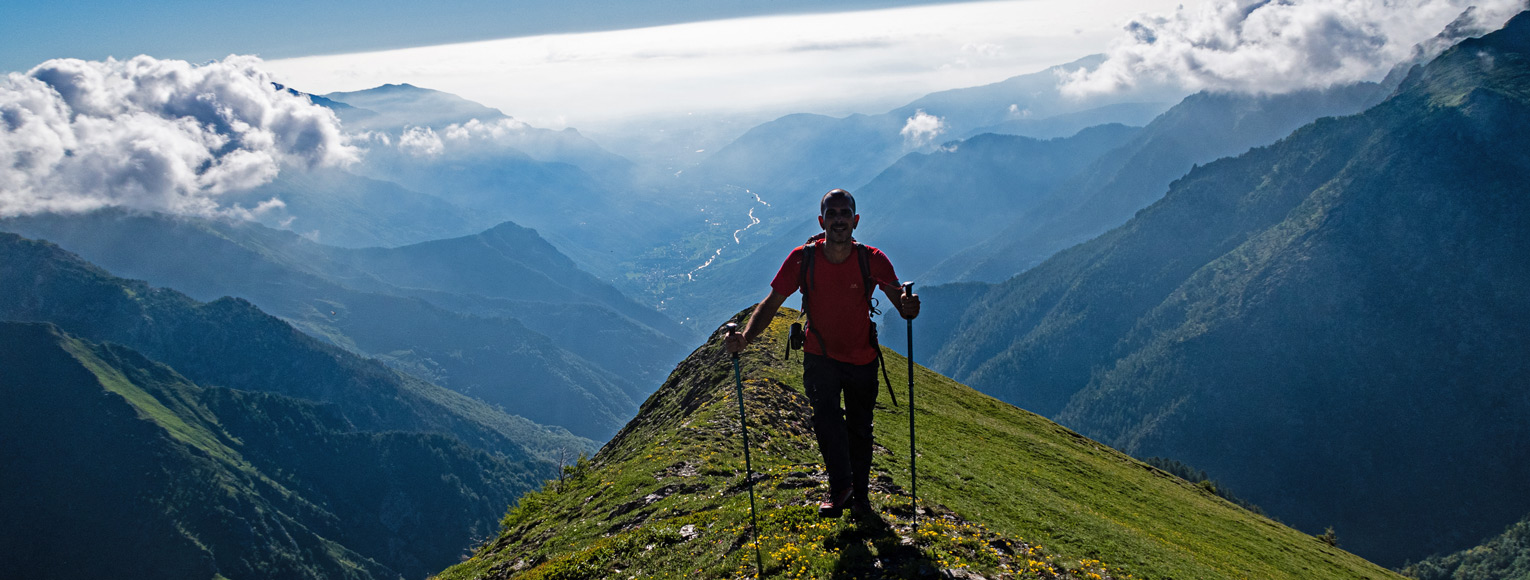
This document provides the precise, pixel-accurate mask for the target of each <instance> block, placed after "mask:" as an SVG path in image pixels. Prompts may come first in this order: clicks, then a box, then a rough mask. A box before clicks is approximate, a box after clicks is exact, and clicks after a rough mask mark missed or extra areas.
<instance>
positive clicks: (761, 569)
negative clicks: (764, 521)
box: [727, 322, 765, 578]
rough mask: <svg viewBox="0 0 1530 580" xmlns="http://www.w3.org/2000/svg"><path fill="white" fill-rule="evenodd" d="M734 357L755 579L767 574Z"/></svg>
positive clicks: (740, 380)
mask: <svg viewBox="0 0 1530 580" xmlns="http://www.w3.org/2000/svg"><path fill="white" fill-rule="evenodd" d="M727 328H728V334H733V333H735V332H738V325H737V324H735V323H732V322H729V323H728V326H727ZM732 355H733V384H734V386H736V387H737V388H738V424H739V426H741V427H743V428H744V481H746V482H748V483H749V523H750V524H753V526H754V577H755V578H759V577H760V575H761V574H764V573H765V566H764V564H763V563H762V562H763V558H761V557H760V519H759V516H757V515H755V512H754V467H753V466H752V465H750V462H749V420H748V419H747V418H746V416H745V415H744V375H743V374H742V373H741V372H740V371H739V367H738V353H736V352H735V353H732Z"/></svg>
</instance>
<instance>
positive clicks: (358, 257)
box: [330, 222, 687, 348]
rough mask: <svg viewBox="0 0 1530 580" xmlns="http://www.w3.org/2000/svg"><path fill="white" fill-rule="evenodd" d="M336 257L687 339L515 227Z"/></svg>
mask: <svg viewBox="0 0 1530 580" xmlns="http://www.w3.org/2000/svg"><path fill="white" fill-rule="evenodd" d="M330 254H331V255H333V256H334V257H335V260H336V261H338V262H342V263H345V264H348V265H350V266H352V267H355V268H357V269H360V270H363V271H365V272H368V273H370V274H373V275H375V276H377V277H378V278H381V279H383V280H385V281H387V282H389V283H391V284H394V285H397V286H400V287H404V288H425V289H431V290H440V291H447V292H455V293H463V294H476V295H479V296H485V297H489V298H506V299H512V300H525V301H535V302H549V303H558V302H572V303H592V304H597V305H600V306H603V307H605V308H608V309H610V310H612V311H613V312H615V313H617V314H619V315H621V316H625V317H627V318H629V319H631V320H633V321H635V322H638V323H640V324H643V325H645V326H647V327H648V328H649V329H652V330H653V331H654V332H657V333H660V334H662V335H664V336H667V337H669V338H671V339H679V338H681V337H683V336H687V334H686V331H685V330H684V329H682V328H680V326H679V325H678V324H676V323H675V322H674V321H673V320H670V319H668V318H666V317H664V315H662V314H659V313H658V312H657V311H655V310H653V309H651V308H648V307H646V306H642V305H640V304H638V303H636V302H633V301H632V299H631V298H628V297H626V296H625V295H623V294H622V293H621V292H620V291H618V290H617V289H616V288H615V287H613V286H611V285H609V284H606V283H604V282H602V281H600V280H598V279H596V278H595V277H594V276H591V275H590V274H589V273H587V272H584V271H583V270H580V269H579V267H578V266H576V265H575V264H574V262H573V261H571V260H569V259H568V258H567V257H566V256H564V255H563V254H561V253H559V252H558V251H557V249H555V248H553V247H552V245H551V244H548V243H547V241H546V240H544V239H542V238H541V237H540V236H538V235H537V233H536V232H535V231H532V230H530V229H527V228H523V227H520V226H517V225H516V224H514V223H510V222H506V223H503V224H500V225H498V226H495V227H494V228H492V229H489V230H487V231H484V232H481V233H478V234H474V235H470V236H465V237H461V238H454V239H444V240H436V241H431V242H424V243H420V244H415V245H411V246H406V247H400V248H393V249H385V248H367V249H362V250H355V251H331V252H330ZM677 348H678V345H677Z"/></svg>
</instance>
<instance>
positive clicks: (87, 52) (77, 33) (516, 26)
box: [0, 0, 949, 71]
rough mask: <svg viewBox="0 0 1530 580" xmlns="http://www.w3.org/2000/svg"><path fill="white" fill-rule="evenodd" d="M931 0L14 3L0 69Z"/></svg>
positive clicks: (353, 48)
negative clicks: (49, 61)
mask: <svg viewBox="0 0 1530 580" xmlns="http://www.w3.org/2000/svg"><path fill="white" fill-rule="evenodd" d="M942 3H949V2H947V1H942V0H890V1H887V0H883V1H873V0H768V1H767V0H664V1H642V2H639V1H632V0H625V1H624V0H572V1H570V0H518V1H504V0H498V1H496V0H445V1H436V2H420V1H417V0H369V1H365V2H363V1H358V0H344V1H319V2H311V1H310V2H304V1H297V0H264V1H261V2H191V1H185V0H181V1H164V0H152V1H144V2H124V1H120V0H110V1H108V0H83V1H82V0H62V1H52V2H40V1H29V0H17V1H12V2H6V3H5V7H4V8H3V9H0V71H24V70H27V69H29V68H31V67H32V66H34V65H36V64H38V63H41V62H42V61H44V60H47V59H50V58H59V57H70V58H81V59H85V60H102V59H105V58H106V57H108V56H111V57H116V58H118V59H122V58H129V57H133V56H137V55H139V54H149V55H151V56H154V57H158V58H176V59H182V60H189V61H193V62H197V61H206V60H210V59H215V58H222V57H224V56H227V55H229V54H234V53H238V54H256V55H259V56H261V57H262V58H266V59H275V58H288V57H294V56H306V55H314V54H337V53H348V52H362V51H373V50H383V49H391V48H402V47H411V46H427V45H435V44H447V43H455V42H468V41H475V40H487V39H494V38H507V37H515V36H529V35H536V34H549V33H560V32H588V31H597V30H618V29H624V28H637V27H646V26H655V25H661V24H674V23H680V22H696V21H703V20H716V19H724V18H737V17H743V16H758V15H765V14H793V13H813V12H820V13H821V12H842V11H847V10H861V9H870V8H885V7H894V6H911V5H921V4H942Z"/></svg>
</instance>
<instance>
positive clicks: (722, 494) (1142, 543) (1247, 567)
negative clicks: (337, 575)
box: [440, 311, 1397, 579]
mask: <svg viewBox="0 0 1530 580" xmlns="http://www.w3.org/2000/svg"><path fill="white" fill-rule="evenodd" d="M746 314H747V312H746V313H740V315H739V317H738V318H737V320H742V318H743V316H745V315H746ZM789 316H795V313H792V312H789V311H783V313H782V314H781V315H778V317H777V319H776V320H775V321H774V323H773V324H772V325H771V328H770V331H769V332H767V333H766V334H765V335H763V336H762V338H761V340H760V342H759V343H757V344H756V345H755V346H753V347H751V348H750V349H749V351H748V352H746V353H745V355H744V357H743V359H742V366H743V374H744V376H745V377H746V380H745V382H746V389H745V390H746V394H745V399H746V405H747V407H749V409H750V410H749V413H748V414H749V418H750V436H751V438H752V439H751V443H753V445H752V453H753V457H754V467H755V470H756V472H758V473H759V475H757V476H756V477H757V478H758V481H757V484H756V494H757V504H758V505H759V507H760V515H761V527H762V528H763V530H764V533H765V538H764V541H763V548H764V550H763V551H764V552H765V557H764V560H765V572H766V575H767V576H775V577H791V578H804V577H823V578H850V577H884V576H894V577H913V576H919V575H922V574H924V573H930V572H933V571H934V570H935V569H937V568H939V569H967V570H970V571H973V572H976V573H979V574H983V575H985V576H999V577H1053V576H1061V577H1072V578H1100V577H1104V578H1124V577H1134V578H1395V577H1397V576H1395V575H1394V574H1393V573H1391V572H1389V571H1387V570H1385V569H1382V568H1380V567H1378V566H1375V565H1373V564H1371V563H1369V562H1366V561H1365V560H1363V559H1361V558H1359V557H1356V556H1354V555H1351V554H1349V553H1347V552H1344V551H1342V550H1339V549H1336V548H1333V547H1331V546H1329V545H1327V544H1325V543H1323V542H1322V541H1320V540H1318V539H1316V538H1313V537H1312V536H1308V535H1306V534H1302V533H1300V532H1297V531H1295V530H1292V529H1289V528H1286V527H1284V526H1282V525H1280V524H1278V523H1275V522H1273V521H1270V520H1268V519H1266V518H1263V517H1260V516H1257V515H1255V514H1252V513H1250V512H1247V511H1245V510H1243V509H1241V508H1238V507H1237V506H1234V505H1233V504H1231V503H1228V502H1227V501H1225V500H1223V499H1221V498H1219V497H1216V496H1215V495H1213V494H1211V493H1209V492H1207V491H1206V490H1203V489H1201V488H1199V487H1197V486H1194V485H1192V484H1190V483H1188V482H1185V481H1183V480H1181V479H1178V478H1175V477H1172V476H1169V475H1168V474H1166V473H1164V472H1162V471H1159V470H1156V469H1154V468H1151V467H1149V466H1147V465H1146V464H1143V463H1141V462H1138V461H1136V460H1134V459H1131V458H1130V457H1127V456H1126V455H1124V454H1121V453H1119V452H1117V451H1115V450H1113V449H1110V448H1108V447H1105V446H1103V445H1100V444H1098V443H1096V442H1094V441H1091V440H1089V439H1086V438H1084V437H1081V436H1079V435H1077V434H1075V433H1073V432H1071V431H1068V430H1067V429H1064V428H1062V427H1060V426H1058V425H1056V424H1054V423H1051V422H1050V421H1047V420H1046V419H1044V418H1041V417H1039V416H1037V415H1034V414H1032V413H1029V412H1026V411H1023V410H1020V409H1017V408H1015V407H1012V406H1009V405H1007V404H1004V403H1001V402H999V401H997V400H995V399H993V398H991V397H988V396H986V395H983V394H981V393H978V392H976V391H974V390H972V389H971V388H968V387H966V386H964V385H961V384H959V383H956V382H954V381H952V380H950V379H947V378H945V377H943V376H940V375H938V374H935V373H933V372H931V371H928V370H926V369H923V368H922V367H920V368H917V369H916V376H915V381H916V383H917V385H918V386H917V395H916V396H917V397H918V400H917V408H918V412H917V416H916V420H917V422H918V428H919V452H920V459H919V464H918V468H919V473H920V475H921V477H920V480H919V492H920V507H921V509H922V510H923V511H924V514H925V515H924V516H922V517H921V521H922V524H921V526H920V529H919V533H918V534H917V538H915V534H914V533H913V530H912V529H911V528H910V527H909V525H908V524H909V523H910V522H909V516H910V515H911V513H910V510H909V509H908V506H909V504H908V499H907V496H906V495H905V492H904V489H903V486H906V485H907V484H908V469H907V457H908V416H907V415H906V414H905V411H906V407H903V408H893V407H891V406H890V405H889V403H890V401H888V400H887V399H886V394H885V392H884V393H883V395H882V397H883V398H882V399H881V403H880V404H879V408H878V410H877V417H876V420H877V426H876V437H877V442H878V443H879V444H880V445H882V446H885V449H878V451H877V453H876V456H875V462H874V469H873V471H874V474H873V477H874V479H875V480H876V481H875V482H874V483H873V494H872V495H873V504H874V505H876V506H877V507H878V508H879V510H880V511H881V515H882V517H883V518H884V520H885V521H887V523H888V524H889V526H888V527H886V528H880V527H878V526H873V525H864V524H853V523H851V522H850V521H848V520H845V521H838V520H818V519H816V517H815V516H814V514H813V508H812V505H813V504H814V503H815V502H816V501H817V500H818V499H819V498H820V497H821V495H822V493H823V487H824V484H823V480H824V477H823V471H822V468H821V467H820V465H819V459H820V458H819V455H818V452H817V447H816V444H814V442H813V438H812V431H811V427H810V424H809V423H808V417H809V413H810V411H809V408H808V406H807V400H806V397H805V396H804V395H803V394H802V392H801V374H800V373H801V365H800V360H801V359H800V356H799V355H794V356H793V357H792V358H791V360H790V361H787V360H784V359H783V358H782V357H781V354H782V352H783V346H782V345H783V341H784V335H785V332H786V327H787V325H788V324H789V323H790V318H788V317H789ZM916 353H917V351H916ZM887 356H888V358H887V363H888V370H889V373H890V374H891V375H892V382H893V384H894V385H900V386H899V387H898V388H899V390H900V391H904V396H902V397H900V401H899V402H900V403H901V404H903V405H907V401H905V400H903V399H905V398H906V387H905V386H901V385H906V384H907V383H906V381H907V375H906V374H905V370H906V368H907V366H906V361H905V359H904V358H902V357H900V356H898V355H896V354H894V353H892V352H890V351H889V352H887ZM730 375H731V366H730V364H729V362H728V359H727V357H726V356H725V355H724V354H723V352H722V349H721V346H720V342H719V336H718V335H714V336H713V337H712V338H711V340H710V341H709V342H708V343H707V344H705V345H703V346H702V347H701V348H699V349H697V350H696V351H695V352H694V353H693V354H692V355H691V356H690V357H689V358H688V359H686V360H685V361H684V362H682V363H681V364H680V365H679V367H677V369H676V370H675V372H674V373H673V374H672V375H671V376H670V379H669V381H667V382H666V384H665V385H664V386H663V387H662V388H660V389H659V391H658V392H657V393H655V394H654V395H653V396H652V397H651V398H650V399H649V400H648V401H647V402H646V403H645V404H644V406H643V410H642V411H641V412H640V413H639V415H638V416H637V417H636V418H635V419H633V421H632V422H631V423H629V424H628V425H627V427H626V428H625V429H623V431H622V432H621V433H620V434H618V435H617V437H616V438H614V439H613V440H612V441H611V442H610V443H608V444H607V445H606V446H605V447H604V448H603V449H602V450H601V451H600V453H598V454H597V455H596V456H595V457H594V458H593V459H591V460H588V461H581V463H580V464H579V465H578V466H574V467H571V468H570V469H568V470H566V472H567V473H566V478H565V480H564V481H562V482H550V483H549V484H548V485H547V486H546V487H545V488H544V489H543V490H542V491H540V492H537V493H534V494H530V495H528V496H525V497H523V498H522V499H521V501H520V503H519V505H518V506H517V507H516V508H514V509H512V510H511V512H510V513H509V514H508V515H507V516H506V518H505V521H504V522H503V524H504V529H503V530H502V533H501V535H500V537H499V538H498V539H497V540H495V541H493V542H490V543H488V544H486V545H485V546H484V547H482V548H481V549H480V550H479V551H478V553H477V554H476V555H475V556H474V557H473V558H472V559H471V560H469V561H467V562H465V563H463V564H461V565H459V566H456V567H454V568H452V569H450V570H447V571H446V572H444V573H443V574H442V575H441V576H440V577H441V578H443V579H451V578H506V577H524V578H604V577H614V576H615V575H617V574H618V573H619V574H620V575H622V576H636V577H682V576H692V577H726V576H746V575H752V573H753V567H754V564H753V560H754V552H753V544H752V543H750V541H751V540H752V538H753V536H751V535H750V534H749V530H750V524H749V503H748V502H749V500H748V495H747V494H746V493H744V489H743V486H742V483H743V482H742V474H743V461H742V452H741V451H742V450H741V444H740V441H739V439H740V437H739V433H738V429H737V424H738V420H737V417H738V401H737V399H736V398H735V397H734V395H733V390H734V387H733V381H732V377H731V376H730Z"/></svg>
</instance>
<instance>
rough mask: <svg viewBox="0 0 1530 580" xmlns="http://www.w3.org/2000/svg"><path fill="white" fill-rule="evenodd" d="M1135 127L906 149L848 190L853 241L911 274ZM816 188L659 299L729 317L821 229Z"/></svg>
mask: <svg viewBox="0 0 1530 580" xmlns="http://www.w3.org/2000/svg"><path fill="white" fill-rule="evenodd" d="M1136 131H1137V130H1136V129H1133V128H1130V127H1125V126H1121V125H1105V126H1100V127H1095V128H1091V129H1087V130H1085V131H1082V132H1080V133H1079V134H1078V135H1075V136H1073V137H1068V138H1064V139H1049V140H1038V139H1032V138H1029V137H1016V136H1010V135H980V136H977V137H974V138H972V139H968V140H966V141H953V142H950V143H947V144H946V145H944V146H943V147H942V148H941V149H940V150H937V151H934V152H931V153H910V154H908V155H906V156H904V157H903V158H902V159H899V160H898V161H897V162H895V163H893V164H892V166H891V167H889V168H887V170H885V171H883V172H882V173H881V174H880V175H878V176H877V177H876V178H875V179H873V180H871V182H870V183H868V184H866V186H865V187H863V188H861V189H859V190H857V191H856V192H855V195H856V207H857V209H858V210H859V211H860V212H861V222H860V226H859V227H858V229H857V230H856V234H855V236H856V239H858V240H860V241H861V242H863V243H866V244H870V245H872V246H876V247H877V248H880V249H882V250H884V251H886V252H887V254H888V256H890V257H891V258H892V261H893V266H894V267H895V268H896V269H897V271H898V274H899V275H900V276H902V277H903V278H904V279H914V280H919V279H921V278H920V274H921V272H923V271H925V270H926V269H928V268H929V267H930V266H932V265H934V264H935V263H937V262H939V261H941V260H943V259H945V258H947V257H949V256H951V255H952V254H955V253H957V252H959V251H961V250H963V249H965V248H966V247H968V246H970V245H972V244H975V243H977V242H979V241H982V240H983V239H984V238H986V237H987V236H988V235H989V234H990V233H991V232H992V231H993V230H995V229H997V228H998V227H1001V226H1002V225H1003V224H1004V223H1007V222H1008V221H1009V220H1010V219H1012V218H1013V217H1014V216H1015V215H1016V214H1019V213H1023V212H1025V211H1027V210H1028V209H1030V208H1032V207H1034V205H1035V204H1036V203H1038V202H1040V201H1043V200H1044V199H1045V196H1046V195H1047V194H1048V193H1049V192H1050V191H1051V190H1052V189H1053V188H1054V187H1055V186H1056V185H1057V184H1059V183H1062V182H1063V181H1064V180H1066V179H1068V178H1070V177H1072V176H1073V175H1074V174H1075V173H1077V172H1078V170H1079V169H1081V168H1082V167H1084V166H1086V165H1088V164H1089V162H1090V161H1092V160H1094V159H1095V158H1096V157H1098V156H1099V155H1101V154H1103V153H1104V152H1106V151H1108V150H1111V149H1113V148H1115V146H1117V145H1120V144H1121V143H1122V142H1124V141H1126V140H1127V139H1128V138H1130V137H1131V135H1133V134H1134V133H1135V132H1136ZM818 195H819V194H813V195H811V196H795V198H796V199H795V200H793V201H792V203H793V205H792V206H791V207H787V206H785V203H786V202H782V201H780V200H777V201H776V203H777V204H780V205H782V207H779V208H775V207H773V208H771V209H772V210H774V211H775V215H777V216H781V215H784V214H786V213H787V212H795V217H794V218H791V219H790V221H787V220H786V219H784V218H783V222H786V223H791V224H793V225H794V226H795V227H786V226H785V225H784V224H783V225H781V226H778V227H777V228H776V229H775V230H773V231H774V232H780V233H775V234H774V235H768V234H753V233H752V234H750V235H751V236H752V237H751V240H750V241H751V243H750V244H749V245H744V244H739V245H729V246H725V247H726V250H725V252H726V254H720V255H719V260H718V261H717V263H714V264H712V265H710V266H708V267H707V268H706V269H705V270H701V271H697V272H695V273H694V279H693V280H691V281H688V282H686V283H681V284H676V285H675V286H674V287H673V289H670V290H669V293H668V295H667V296H666V304H667V306H668V307H670V308H673V309H675V310H677V311H680V312H686V313H689V314H690V315H691V316H693V317H697V318H699V317H702V316H709V317H711V318H710V319H716V318H717V317H721V316H727V314H728V313H727V310H728V307H727V305H728V304H736V303H739V302H744V301H750V300H759V299H761V298H763V297H764V296H765V295H766V294H768V293H769V292H770V288H769V284H770V280H771V277H772V276H774V275H775V273H776V270H777V269H778V268H780V267H781V262H782V261H783V260H785V259H786V255H787V253H788V252H790V251H791V249H792V248H793V247H796V246H798V245H801V244H802V242H803V241H805V240H806V239H807V238H808V236H811V235H813V234H815V233H820V232H822V231H823V230H822V229H821V228H820V227H819V226H818V223H817V220H816V218H815V216H816V213H817V204H816V203H815V201H816V198H817V196H818ZM808 198H812V199H808ZM751 231H752V230H751ZM761 240H764V241H761ZM730 241H731V240H730ZM740 254H742V255H740Z"/></svg>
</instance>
